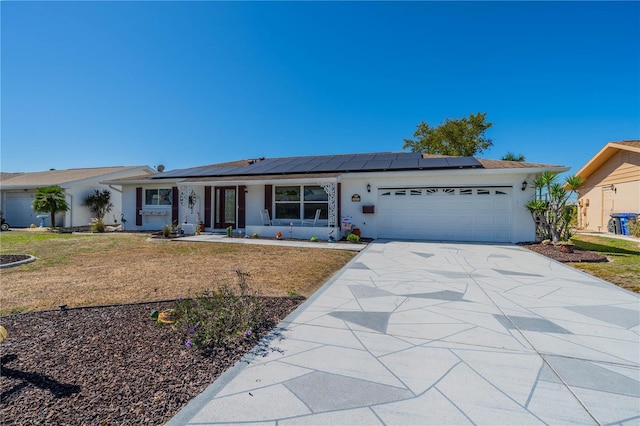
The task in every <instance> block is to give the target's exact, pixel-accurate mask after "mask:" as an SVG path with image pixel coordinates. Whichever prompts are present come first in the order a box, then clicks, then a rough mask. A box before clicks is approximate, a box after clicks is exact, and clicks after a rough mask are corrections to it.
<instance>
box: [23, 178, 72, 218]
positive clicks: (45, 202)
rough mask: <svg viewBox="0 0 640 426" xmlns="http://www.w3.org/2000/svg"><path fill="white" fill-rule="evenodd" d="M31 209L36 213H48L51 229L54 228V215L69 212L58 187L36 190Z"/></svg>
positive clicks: (62, 193)
mask: <svg viewBox="0 0 640 426" xmlns="http://www.w3.org/2000/svg"><path fill="white" fill-rule="evenodd" d="M31 208H32V209H33V210H34V211H36V212H44V213H49V215H50V217H51V227H52V228H55V227H56V213H58V212H66V211H68V210H69V204H68V203H67V201H66V199H65V196H64V192H63V191H62V188H61V187H60V186H59V185H52V186H47V187H45V188H38V189H37V190H36V195H35V198H34V199H33V204H32V205H31Z"/></svg>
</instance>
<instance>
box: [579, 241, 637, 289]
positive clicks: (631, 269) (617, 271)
mask: <svg viewBox="0 0 640 426" xmlns="http://www.w3.org/2000/svg"><path fill="white" fill-rule="evenodd" d="M571 241H573V243H574V244H575V246H576V247H578V248H580V249H583V250H589V251H595V252H598V253H602V254H604V255H605V256H607V258H608V259H609V262H601V263H571V264H570V265H571V266H573V267H575V268H577V269H580V270H582V271H585V272H588V273H590V274H592V275H595V276H596V277H598V278H602V279H603V280H605V281H609V282H611V283H613V284H616V285H618V286H620V287H622V288H625V289H627V290H630V291H633V292H635V293H640V242H639V241H634V240H621V239H616V238H606V237H597V236H592V235H577V236H574V237H573V238H572V239H571Z"/></svg>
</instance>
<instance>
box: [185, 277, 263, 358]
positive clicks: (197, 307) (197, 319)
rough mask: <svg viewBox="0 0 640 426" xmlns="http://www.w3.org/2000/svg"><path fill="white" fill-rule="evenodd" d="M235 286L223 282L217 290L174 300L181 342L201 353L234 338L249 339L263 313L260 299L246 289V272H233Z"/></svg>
mask: <svg viewBox="0 0 640 426" xmlns="http://www.w3.org/2000/svg"><path fill="white" fill-rule="evenodd" d="M235 274H236V278H237V283H236V286H235V288H234V287H232V286H230V285H228V284H227V283H224V284H222V285H221V286H220V287H219V288H218V289H217V290H214V291H210V290H207V291H205V292H204V293H202V294H201V295H199V296H197V297H196V298H194V299H183V300H180V301H179V302H177V303H176V307H175V309H174V315H175V318H176V323H175V327H176V329H177V330H179V331H181V332H184V334H185V345H186V346H187V347H190V346H194V347H196V348H198V349H200V350H202V351H203V352H204V353H212V352H213V351H214V350H215V348H216V347H222V346H225V345H229V344H232V343H233V342H235V341H237V340H238V339H247V338H249V339H252V338H254V337H253V330H254V329H255V327H256V326H257V325H258V322H259V320H260V316H261V314H262V312H263V305H262V302H261V301H260V299H259V298H258V297H257V296H256V295H255V294H251V293H250V291H249V283H248V280H249V278H250V277H251V276H250V274H249V272H244V271H240V270H236V271H235Z"/></svg>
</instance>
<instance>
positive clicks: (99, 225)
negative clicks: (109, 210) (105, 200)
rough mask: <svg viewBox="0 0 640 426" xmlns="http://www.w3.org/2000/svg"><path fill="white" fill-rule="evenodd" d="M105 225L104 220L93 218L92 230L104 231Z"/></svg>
mask: <svg viewBox="0 0 640 426" xmlns="http://www.w3.org/2000/svg"><path fill="white" fill-rule="evenodd" d="M104 231H105V225H104V220H102V219H97V218H93V219H91V232H104Z"/></svg>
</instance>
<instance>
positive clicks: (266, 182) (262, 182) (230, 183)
mask: <svg viewBox="0 0 640 426" xmlns="http://www.w3.org/2000/svg"><path fill="white" fill-rule="evenodd" d="M339 181H340V180H339V177H338V176H335V177H323V178H295V179H268V178H266V177H265V179H255V180H242V179H238V180H224V181H219V180H211V181H197V182H184V183H183V185H190V186H236V185H245V186H251V185H278V184H283V185H287V184H292V183H293V184H309V183H324V182H339Z"/></svg>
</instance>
